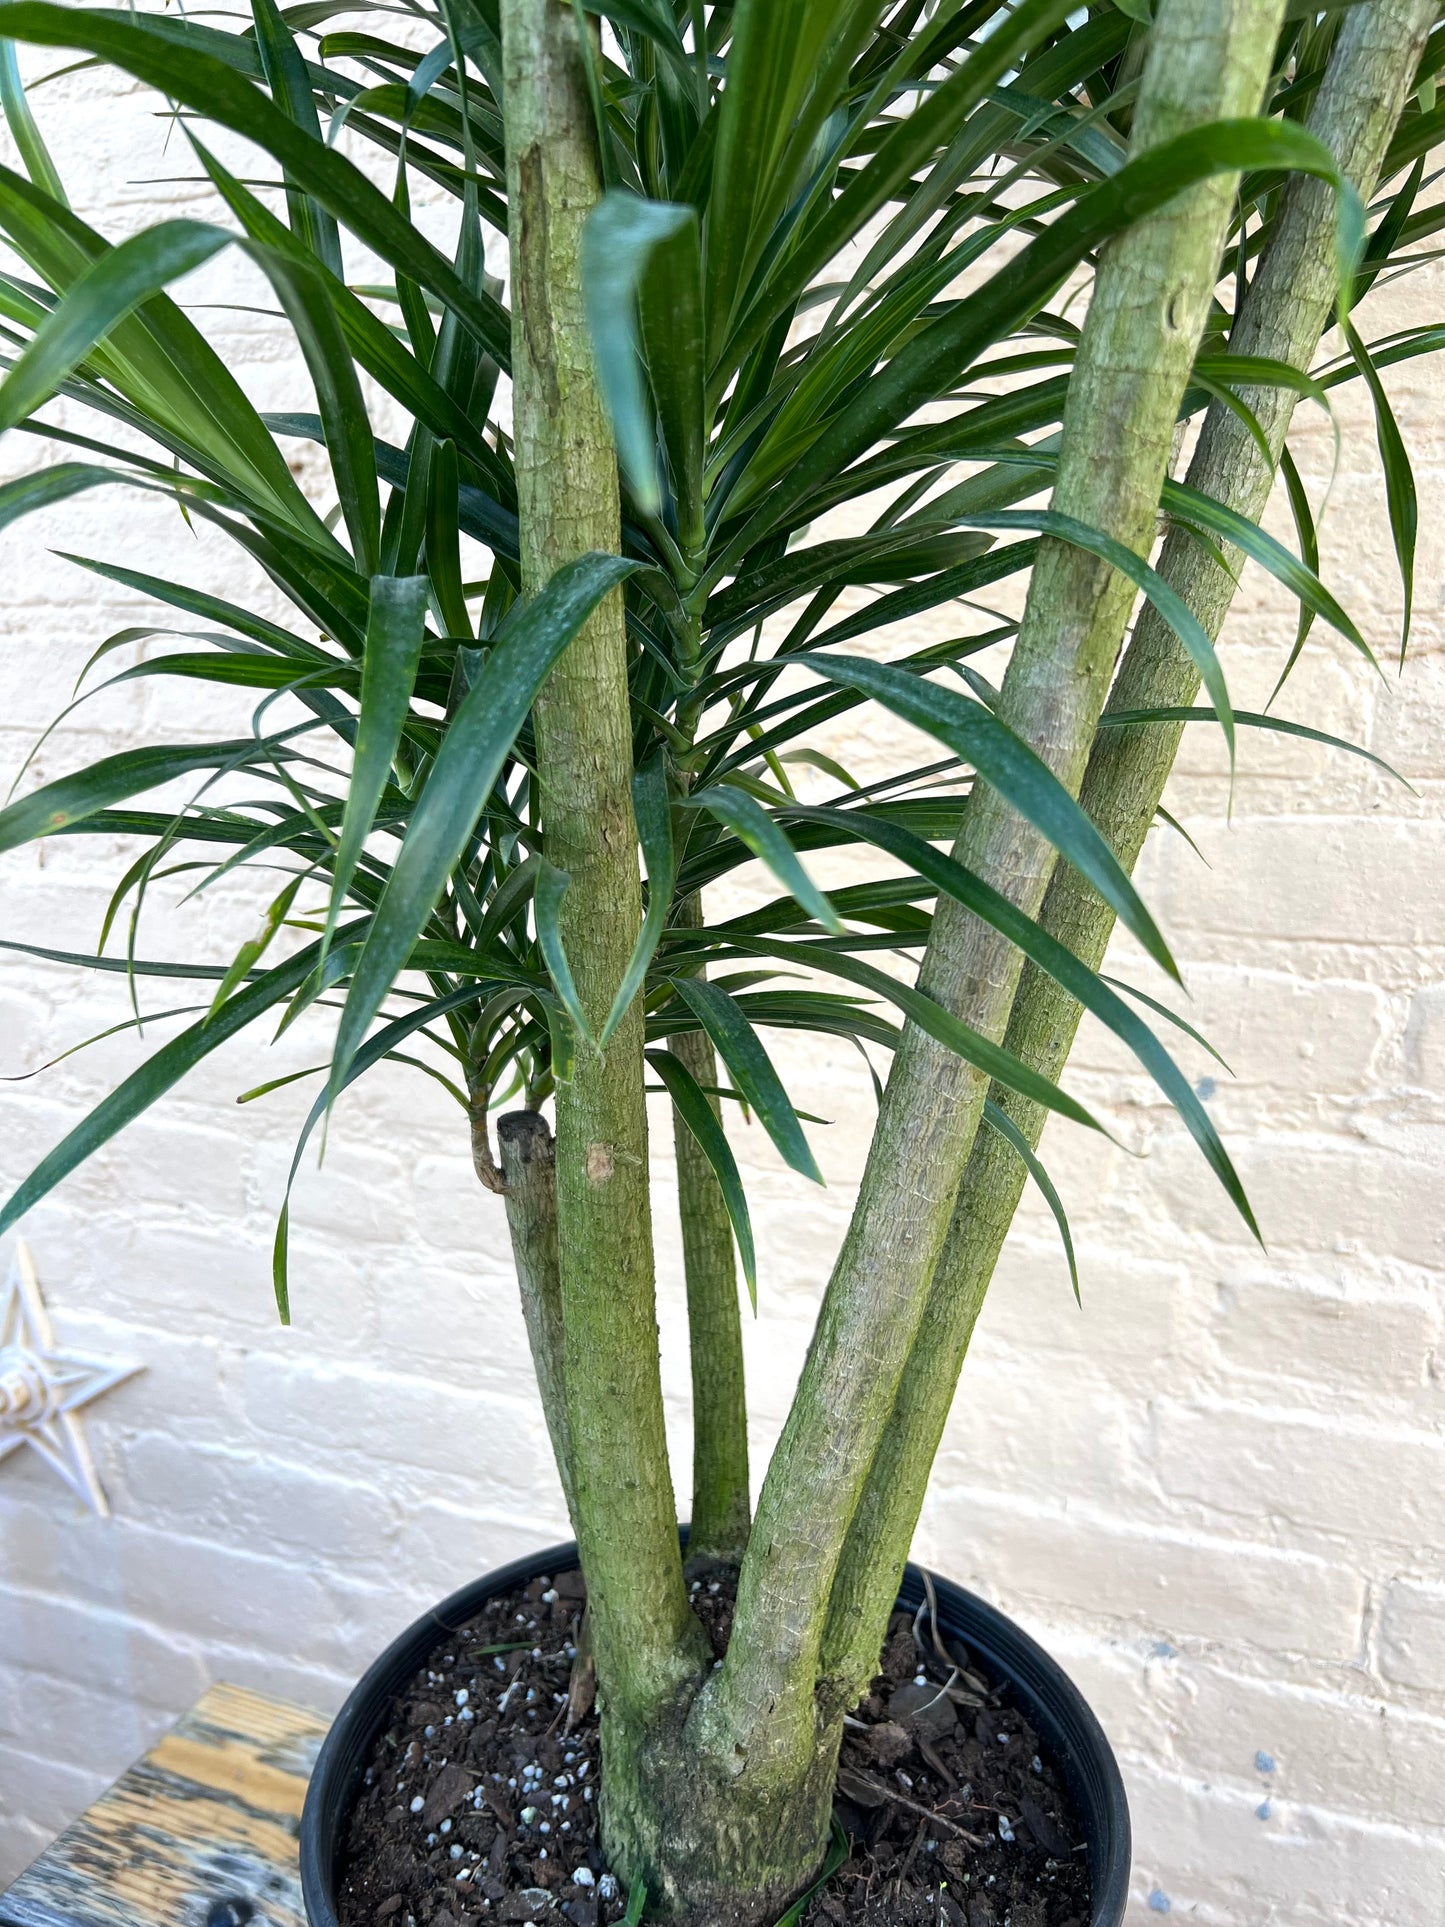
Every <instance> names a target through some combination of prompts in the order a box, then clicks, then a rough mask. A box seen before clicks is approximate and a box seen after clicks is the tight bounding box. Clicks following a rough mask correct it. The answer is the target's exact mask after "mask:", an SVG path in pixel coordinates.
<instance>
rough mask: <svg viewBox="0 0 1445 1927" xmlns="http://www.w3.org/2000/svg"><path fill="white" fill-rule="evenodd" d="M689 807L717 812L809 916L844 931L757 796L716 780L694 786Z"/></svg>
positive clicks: (837, 933) (838, 932)
mask: <svg viewBox="0 0 1445 1927" xmlns="http://www.w3.org/2000/svg"><path fill="white" fill-rule="evenodd" d="M688 807H689V808H690V809H698V810H706V811H707V812H708V813H709V815H711V816H715V817H716V818H717V820H718V822H719V823H721V824H722V825H723V826H724V827H725V828H726V829H729V830H731V831H732V833H733V835H734V836H735V837H737V839H738V840H739V842H741V843H745V844H746V845H747V847H748V848H749V849H750V850H751V851H752V853H753V855H754V856H755V857H757V858H758V860H759V861H760V862H762V863H766V864H767V866H768V868H769V869H770V870H771V871H772V873H773V875H774V876H775V877H776V878H777V879H778V881H779V882H780V883H781V884H782V886H783V888H784V889H785V890H787V891H788V892H789V894H790V895H791V896H793V897H795V898H796V899H797V901H798V902H799V903H800V904H801V905H802V906H803V908H804V909H805V910H806V911H807V913H808V915H809V916H810V917H813V918H815V919H816V921H817V922H819V923H821V924H822V926H823V928H824V929H825V930H828V931H831V933H832V934H833V935H834V936H835V937H841V936H843V935H844V934H845V932H844V926H843V921H842V919H841V918H840V917H839V915H838V912H837V911H836V910H835V909H834V908H833V906H832V904H831V903H830V902H829V901H828V899H827V898H826V897H825V896H824V895H823V892H822V891H821V890H820V889H819V888H818V886H817V884H816V883H814V881H813V879H812V878H811V877H810V876H809V875H808V872H807V871H806V870H805V869H804V868H803V866H802V864H801V863H800V862H799V861H798V858H797V854H796V852H795V851H794V849H793V846H792V844H791V843H789V841H788V839H787V837H786V835H785V834H784V832H783V831H782V830H781V829H779V827H778V825H777V824H776V823H775V822H774V820H773V818H772V817H771V816H769V815H768V812H767V811H766V810H765V809H764V808H763V806H762V804H761V803H759V802H758V800H757V798H756V797H753V796H749V795H748V793H747V791H746V790H741V789H738V788H736V787H735V786H734V785H733V784H731V783H713V784H709V786H708V787H707V788H706V789H700V790H695V791H694V792H693V794H692V795H691V796H690V797H689V798H688Z"/></svg>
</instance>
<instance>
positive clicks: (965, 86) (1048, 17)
mask: <svg viewBox="0 0 1445 1927" xmlns="http://www.w3.org/2000/svg"><path fill="white" fill-rule="evenodd" d="M1069 12H1070V6H1069V0H1023V4H1022V5H1021V6H1019V7H1017V8H1016V9H1014V11H1013V12H1011V13H1004V12H1002V11H1000V12H999V13H997V14H995V15H994V16H993V19H992V21H991V31H990V32H989V33H988V35H987V36H986V37H985V38H983V39H981V40H980V41H979V43H978V44H977V45H976V46H975V47H974V48H973V49H972V50H971V51H970V53H969V56H968V58H967V59H966V60H964V61H963V62H962V63H961V64H960V65H959V67H958V68H957V69H956V70H955V71H954V72H953V73H951V74H950V75H949V76H948V77H947V79H945V80H944V81H943V82H942V83H941V84H940V85H938V86H936V87H933V88H931V89H930V90H929V91H928V92H927V93H926V94H924V95H923V96H922V97H921V98H920V100H919V102H918V104H917V106H916V107H915V108H914V109H913V111H912V112H911V113H909V114H905V115H900V116H899V117H898V118H897V119H893V120H886V121H884V122H882V125H883V126H884V128H886V130H887V131H886V132H885V133H884V135H883V137H882V139H881V140H880V141H879V144H878V148H877V151H876V152H875V153H874V154H873V155H872V157H871V158H870V159H869V160H868V162H867V163H866V165H864V166H863V167H861V168H859V169H858V170H857V171H856V172H855V173H854V174H852V175H851V177H850V178H849V179H848V180H847V182H846V185H845V186H844V187H843V189H842V191H841V192H840V193H839V194H838V195H836V196H835V197H834V199H833V200H832V201H831V202H830V203H829V204H828V205H827V206H826V208H825V209H824V211H823V212H822V213H821V214H820V215H819V217H818V219H817V220H816V221H815V222H814V223H813V225H812V226H811V228H810V229H809V230H808V232H807V234H806V235H805V236H804V238H803V239H802V241H801V242H800V244H799V246H798V247H797V248H795V249H794V250H793V251H792V252H791V253H790V254H789V255H787V256H785V257H784V258H783V260H782V263H781V265H780V267H779V268H778V269H777V270H776V271H775V272H774V273H773V274H772V275H771V276H770V277H769V280H768V282H767V283H766V284H765V287H764V292H763V294H762V296H761V298H760V299H759V301H758V302H756V303H755V304H754V305H753V307H752V308H751V309H750V311H749V313H748V315H747V317H746V321H745V323H744V326H743V327H742V328H741V329H740V330H739V335H738V338H737V339H735V340H734V341H733V342H731V343H730V344H729V354H728V361H729V362H732V361H735V360H736V359H737V358H738V357H739V355H740V354H743V353H746V352H747V351H748V350H749V349H751V348H752V347H754V346H756V344H757V342H758V341H759V340H760V339H761V338H762V335H763V333H764V332H765V331H766V329H767V328H768V327H769V326H770V325H771V324H772V322H774V321H775V320H776V319H777V318H778V316H779V315H780V314H784V313H786V312H787V310H788V308H789V307H790V305H791V304H792V303H793V302H794V301H796V300H797V299H798V298H799V296H800V295H801V294H802V292H803V290H804V289H805V288H806V287H807V286H808V284H809V282H811V281H813V280H814V279H815V278H816V277H817V276H818V275H819V274H821V273H822V271H823V270H824V268H826V267H827V266H828V264H829V263H830V262H831V261H833V260H834V259H836V257H837V256H838V255H839V254H840V253H841V252H842V250H843V248H844V247H845V246H846V245H847V244H848V242H849V241H851V240H853V239H854V238H855V237H856V236H857V235H858V234H859V233H860V232H861V230H862V229H863V227H864V226H865V225H866V224H867V223H868V222H869V221H870V220H872V218H873V216H874V215H875V214H876V213H878V211H879V209H880V208H882V207H883V206H884V205H885V203H887V202H888V201H889V200H890V199H891V198H892V197H893V196H894V195H895V194H898V193H900V192H901V191H903V190H905V189H906V188H907V186H908V185H909V184H910V183H911V181H912V179H913V177H914V176H915V175H916V174H917V172H918V170H919V169H920V168H921V167H923V166H924V165H925V164H926V163H927V162H928V161H929V159H930V158H931V157H932V156H933V155H934V154H935V153H936V152H937V151H938V150H939V149H940V148H947V146H948V144H949V143H950V141H952V139H953V138H954V136H955V135H956V133H957V131H958V129H959V128H960V127H962V125H963V123H964V121H965V120H966V119H967V117H968V115H969V114H971V113H972V111H973V109H974V108H975V107H976V106H977V105H978V104H979V102H980V101H981V100H983V99H984V98H985V97H986V96H987V94H988V92H989V90H990V88H992V87H993V85H994V83H995V82H996V81H997V80H999V79H1000V78H1001V77H1002V76H1003V75H1004V74H1005V73H1007V72H1008V71H1009V69H1010V68H1011V67H1013V66H1015V65H1016V64H1017V62H1018V61H1019V59H1020V57H1021V56H1022V55H1023V54H1025V53H1027V52H1028V50H1029V49H1030V48H1032V47H1034V46H1036V45H1037V44H1038V43H1039V42H1040V41H1041V40H1043V39H1044V38H1045V37H1046V36H1047V35H1048V34H1050V33H1052V32H1053V31H1054V30H1055V29H1056V28H1057V27H1058V26H1059V25H1060V24H1061V23H1062V22H1063V21H1064V20H1065V19H1066V18H1067V16H1068V14H1069Z"/></svg>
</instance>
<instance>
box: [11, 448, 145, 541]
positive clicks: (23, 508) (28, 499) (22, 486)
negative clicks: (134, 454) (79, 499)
mask: <svg viewBox="0 0 1445 1927" xmlns="http://www.w3.org/2000/svg"><path fill="white" fill-rule="evenodd" d="M130 479H131V478H130V477H129V476H127V475H125V474H123V473H121V472H120V471H119V470H117V469H113V468H102V467H101V466H100V465H99V463H96V462H56V463H55V464H54V465H53V466H52V467H50V468H41V469H37V470H36V471H35V473H34V474H33V475H17V476H16V478H15V480H14V481H13V482H5V483H3V484H0V529H6V528H8V527H9V526H10V524H11V523H12V522H18V521H19V520H20V519H21V517H22V516H25V515H30V514H32V513H33V512H34V511H35V510H36V509H43V508H49V507H50V505H51V503H52V502H63V501H65V500H66V498H67V497H68V496H71V495H83V494H84V493H85V492H86V490H87V489H92V488H104V487H106V486H107V485H108V484H110V483H114V482H126V481H129V480H130Z"/></svg>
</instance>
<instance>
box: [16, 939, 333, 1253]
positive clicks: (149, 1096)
mask: <svg viewBox="0 0 1445 1927" xmlns="http://www.w3.org/2000/svg"><path fill="white" fill-rule="evenodd" d="M357 927H359V926H352V928H357ZM343 934H344V933H343ZM319 949H320V946H319V945H318V944H314V943H313V944H308V945H307V946H306V948H305V949H304V950H299V951H297V953H296V955H295V956H294V957H289V958H288V959H287V960H286V962H285V963H282V964H277V965H276V966H275V968H274V969H272V970H268V971H267V972H266V973H265V975H264V976H262V977H259V978H258V979H257V980H256V981H255V982H254V983H251V984H248V985H247V986H246V988H245V989H244V990H241V991H238V992H237V994H236V995H235V996H234V997H232V998H230V999H229V1000H228V1001H227V1002H226V1003H225V1004H223V1005H222V1006H221V1008H220V1010H218V1011H217V1012H216V1014H215V1015H214V1017H208V1018H203V1019H202V1020H201V1022H199V1023H197V1024H192V1025H190V1026H189V1027H188V1028H187V1029H186V1030H183V1031H182V1032H181V1034H180V1036H179V1037H173V1038H172V1039H171V1041H170V1043H169V1044H164V1045H162V1047H161V1048H160V1050H158V1051H157V1052H156V1053H155V1055H154V1056H153V1057H149V1058H147V1060H146V1061H145V1063H144V1064H142V1065H141V1066H140V1067H139V1068H138V1069H137V1070H134V1071H132V1072H131V1074H130V1076H129V1077H127V1078H126V1079H125V1080H124V1081H123V1082H122V1083H121V1084H119V1085H118V1086H117V1087H116V1089H115V1090H113V1091H112V1092H111V1094H110V1095H109V1097H106V1098H103V1099H102V1100H101V1102H100V1103H99V1104H97V1105H96V1107H95V1109H94V1110H93V1111H91V1112H90V1114H89V1115H88V1116H87V1117H85V1118H83V1119H82V1120H81V1122H80V1123H79V1124H77V1125H76V1126H75V1128H74V1130H72V1131H70V1132H68V1133H67V1134H66V1136H65V1137H64V1138H62V1139H61V1141H60V1143H59V1144H57V1145H56V1147H55V1149H54V1150H53V1151H51V1152H50V1153H49V1154H48V1155H47V1156H45V1157H43V1158H42V1159H41V1161H40V1163H39V1164H37V1165H36V1167H35V1169H34V1170H33V1171H32V1172H31V1173H30V1175H29V1177H28V1178H26V1180H25V1182H24V1183H23V1184H22V1185H20V1186H19V1188H18V1189H17V1190H16V1191H15V1192H14V1193H13V1194H12V1195H11V1197H10V1198H9V1199H8V1201H7V1202H6V1204H5V1207H4V1209H3V1210H0V1235H3V1234H4V1233H5V1232H6V1231H8V1230H9V1229H10V1227H11V1225H13V1224H14V1223H15V1222H16V1220H17V1219H19V1218H21V1217H23V1216H24V1214H25V1213H26V1212H27V1211H29V1210H31V1209H32V1208H33V1207H34V1206H35V1205H37V1204H38V1203H39V1202H40V1200H41V1199H42V1198H43V1197H45V1196H46V1194H47V1193H48V1192H50V1191H53V1190H54V1189H55V1187H56V1185H57V1184H59V1183H60V1181H61V1180H62V1178H65V1177H67V1176H68V1175H69V1174H70V1172H72V1171H73V1170H74V1169H75V1167H76V1166H77V1165H78V1164H83V1163H84V1161H85V1160H86V1158H88V1157H90V1156H91V1155H92V1154H93V1153H94V1152H96V1151H98V1150H99V1149H100V1147H101V1145H103V1144H105V1143H108V1142H109V1140H110V1139H111V1138H113V1137H114V1136H115V1134H116V1132H117V1131H120V1130H122V1129H123V1128H124V1127H125V1126H126V1125H127V1124H129V1123H130V1122H131V1121H132V1119H134V1118H137V1117H139V1116H140V1114H141V1112H142V1111H145V1110H148V1109H149V1108H150V1106H151V1105H152V1104H154V1103H155V1101H156V1099H157V1098H159V1097H163V1096H164V1095H165V1093H166V1092H167V1091H168V1090H170V1089H171V1087H172V1086H173V1085H174V1084H177V1083H179V1081H180V1079H181V1078H183V1077H184V1076H185V1075H186V1073H187V1072H188V1071H191V1070H193V1069H194V1068H195V1066H196V1065H197V1064H199V1063H200V1062H201V1060H202V1058H204V1057H208V1056H209V1055H210V1053H211V1052H212V1051H213V1050H215V1049H216V1048H217V1046H218V1045H220V1044H224V1043H225V1042H226V1040H227V1039H228V1038H230V1037H234V1036H235V1035H236V1034H237V1032H238V1031H242V1030H244V1029H245V1028H246V1026H247V1025H248V1024H250V1023H252V1022H253V1021H254V1020H255V1019H256V1018H257V1017H259V1016H261V1015H262V1014H263V1013H264V1012H266V1011H268V1010H271V1009H273V1008H274V1007H275V1006H276V1005H277V1004H278V1003H279V1002H280V1001H281V1000H282V998H284V997H287V996H289V995H290V993H291V992H292V991H293V990H296V989H298V988H299V987H300V986H301V984H303V983H304V982H305V980H306V978H307V977H308V976H309V975H310V974H311V972H312V970H313V969H314V968H315V967H316V960H317V956H318V953H319ZM118 968H120V969H124V968H125V966H124V965H123V964H118ZM206 974H207V975H209V974H210V973H209V972H207V973H206Z"/></svg>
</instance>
